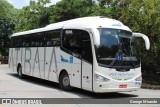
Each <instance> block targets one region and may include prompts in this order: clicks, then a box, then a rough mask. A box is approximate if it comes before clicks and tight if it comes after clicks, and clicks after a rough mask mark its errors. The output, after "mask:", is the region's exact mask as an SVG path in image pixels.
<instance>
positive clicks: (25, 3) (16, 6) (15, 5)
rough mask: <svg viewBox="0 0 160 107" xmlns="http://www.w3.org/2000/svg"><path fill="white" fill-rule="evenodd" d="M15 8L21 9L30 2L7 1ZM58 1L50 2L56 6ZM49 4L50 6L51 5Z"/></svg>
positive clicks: (19, 0) (21, 0)
mask: <svg viewBox="0 0 160 107" xmlns="http://www.w3.org/2000/svg"><path fill="white" fill-rule="evenodd" d="M7 1H8V2H9V3H10V4H12V5H13V6H14V7H15V8H18V9H21V8H22V7H23V6H28V5H29V1H30V0H7ZM58 1H60V0H51V4H56V2H58ZM51 4H50V5H51Z"/></svg>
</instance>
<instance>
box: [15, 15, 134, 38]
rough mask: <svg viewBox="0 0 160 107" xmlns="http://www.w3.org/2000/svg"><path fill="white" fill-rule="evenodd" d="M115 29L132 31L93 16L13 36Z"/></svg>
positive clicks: (116, 22) (116, 23)
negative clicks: (73, 30)
mask: <svg viewBox="0 0 160 107" xmlns="http://www.w3.org/2000/svg"><path fill="white" fill-rule="evenodd" d="M99 27H102V28H115V29H123V30H127V31H131V30H130V29H129V28H128V27H127V26H125V25H123V23H121V22H120V21H118V20H115V19H110V18H107V17H103V16H92V17H82V18H76V19H71V20H67V21H63V22H58V23H53V24H50V25H47V26H46V27H43V28H38V29H33V30H29V31H24V32H19V33H14V34H13V35H12V36H20V35H26V34H32V33H38V32H44V31H49V30H54V29H62V28H63V29H85V28H99Z"/></svg>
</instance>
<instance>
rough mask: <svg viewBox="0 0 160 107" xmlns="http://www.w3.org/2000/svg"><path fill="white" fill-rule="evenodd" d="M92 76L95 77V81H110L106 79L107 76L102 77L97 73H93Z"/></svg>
mask: <svg viewBox="0 0 160 107" xmlns="http://www.w3.org/2000/svg"><path fill="white" fill-rule="evenodd" d="M94 78H95V80H96V81H99V82H108V81H110V80H109V79H107V78H105V77H103V76H101V75H98V74H95V75H94Z"/></svg>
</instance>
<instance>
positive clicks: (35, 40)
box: [30, 32, 44, 47]
mask: <svg viewBox="0 0 160 107" xmlns="http://www.w3.org/2000/svg"><path fill="white" fill-rule="evenodd" d="M43 35H44V33H43V32H40V33H35V34H32V36H31V43H30V46H31V47H42V46H43V41H44V36H43Z"/></svg>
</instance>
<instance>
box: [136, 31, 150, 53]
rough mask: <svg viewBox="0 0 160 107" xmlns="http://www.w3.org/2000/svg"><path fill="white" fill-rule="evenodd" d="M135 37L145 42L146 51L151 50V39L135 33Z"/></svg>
mask: <svg viewBox="0 0 160 107" xmlns="http://www.w3.org/2000/svg"><path fill="white" fill-rule="evenodd" d="M133 37H141V38H143V40H144V41H145V46H146V50H149V49H150V41H149V38H148V37H147V36H146V35H144V34H142V33H133Z"/></svg>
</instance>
